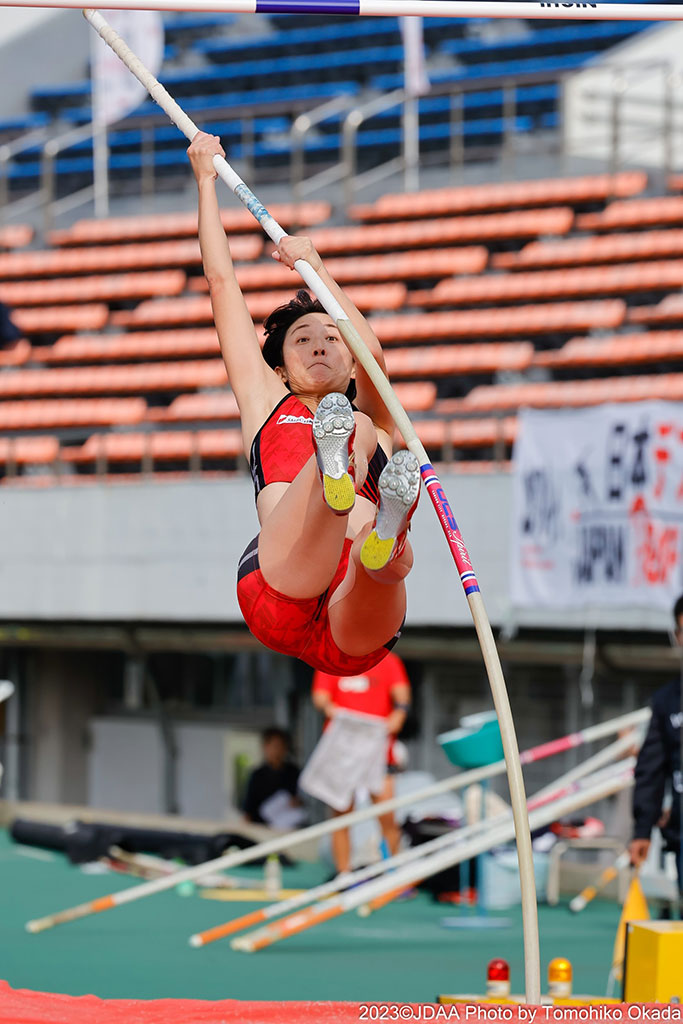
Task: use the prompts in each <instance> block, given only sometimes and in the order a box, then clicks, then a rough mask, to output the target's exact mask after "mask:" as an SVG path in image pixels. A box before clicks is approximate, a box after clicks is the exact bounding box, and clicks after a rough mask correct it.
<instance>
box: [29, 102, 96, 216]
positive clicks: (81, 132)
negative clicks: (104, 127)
mask: <svg viewBox="0 0 683 1024" xmlns="http://www.w3.org/2000/svg"><path fill="white" fill-rule="evenodd" d="M95 131H96V128H95V125H94V124H93V123H92V122H90V123H89V124H84V125H81V126H80V127H78V128H70V129H69V131H67V132H63V133H62V134H61V135H57V136H55V137H54V138H52V139H49V140H48V142H46V143H45V145H44V146H43V154H42V160H41V169H40V179H41V192H42V197H43V203H42V206H43V231H44V233H45V235H47V233H48V232H49V231H50V230H51V229H52V225H53V222H54V216H55V200H56V192H57V188H56V181H55V178H56V175H55V162H56V158H57V157H58V156H59V154H60V153H62V152H63V151H64V150H65V149H69V148H70V147H71V146H75V145H77V144H78V143H79V142H84V141H85V140H86V139H91V138H93V136H94V134H95ZM93 192H94V188H93V186H90V185H89V186H87V187H86V188H84V189H81V190H80V191H79V192H76V193H74V194H72V195H71V196H69V197H67V198H68V199H69V200H70V202H69V204H68V208H70V209H73V207H74V206H79V205H80V203H82V202H83V203H85V202H87V201H88V200H89V199H91V198H92V195H93Z"/></svg>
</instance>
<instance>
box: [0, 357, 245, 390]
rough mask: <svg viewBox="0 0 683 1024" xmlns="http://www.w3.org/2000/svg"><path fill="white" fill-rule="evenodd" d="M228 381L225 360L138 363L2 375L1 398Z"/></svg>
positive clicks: (206, 385) (213, 384) (215, 384)
mask: <svg viewBox="0 0 683 1024" xmlns="http://www.w3.org/2000/svg"><path fill="white" fill-rule="evenodd" d="M226 382H227V377H226V373H225V368H224V366H223V361H222V360H221V359H211V360H204V361H202V362H175V363H137V364H134V365H132V366H74V367H69V368H64V369H63V368H61V367H60V368H55V369H50V370H17V371H16V372H14V373H4V374H0V398H6V397H8V396H9V397H13V398H14V397H16V396H18V395H47V396H55V397H56V396H58V395H97V394H111V393H119V394H120V393H131V392H133V393H135V392H137V393H143V394H144V393H146V392H149V391H186V390H188V389H191V388H192V389H194V388H212V387H221V386H222V385H224V384H225V383H226Z"/></svg>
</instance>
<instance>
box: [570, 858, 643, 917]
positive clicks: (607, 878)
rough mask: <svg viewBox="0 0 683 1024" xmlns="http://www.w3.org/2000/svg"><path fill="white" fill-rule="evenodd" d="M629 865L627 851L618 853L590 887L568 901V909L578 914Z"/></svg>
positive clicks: (629, 860) (629, 859)
mask: <svg viewBox="0 0 683 1024" xmlns="http://www.w3.org/2000/svg"><path fill="white" fill-rule="evenodd" d="M630 863H631V855H630V854H629V852H628V850H624V852H623V853H620V854H619V856H618V857H617V859H616V860H615V862H614V864H610V866H609V867H607V868H605V870H604V871H602V872H601V873H600V875H598V878H597V879H596V881H595V882H594V883H593V884H592V885H587V886H586V888H585V889H582V890H581V892H580V893H578V895H577V896H574V898H573V899H571V900H570V901H569V909H570V910H571V912H572V913H573V914H578V913H580V911H582V910H583V909H584V907H586V906H587V905H588V904H589V903H590V901H591V900H593V899H595V897H596V896H597V895H598V893H599V892H600V890H601V889H604V888H605V886H606V885H609V883H610V882H611V881H612V880H613V879H614V878H617V877H618V875H619V872H620V871H623V870H624V868H627V867H628V866H629V864H630Z"/></svg>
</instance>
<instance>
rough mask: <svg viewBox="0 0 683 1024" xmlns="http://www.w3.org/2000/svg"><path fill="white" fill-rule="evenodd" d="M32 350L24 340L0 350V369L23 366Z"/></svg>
mask: <svg viewBox="0 0 683 1024" xmlns="http://www.w3.org/2000/svg"><path fill="white" fill-rule="evenodd" d="M31 353H32V349H31V346H30V345H29V343H28V342H27V340H26V338H20V339H19V341H15V342H14V343H13V344H12V345H9V346H8V347H7V348H2V349H0V367H2V366H24V365H25V364H26V363H27V362H28V361H29V359H30V358H31Z"/></svg>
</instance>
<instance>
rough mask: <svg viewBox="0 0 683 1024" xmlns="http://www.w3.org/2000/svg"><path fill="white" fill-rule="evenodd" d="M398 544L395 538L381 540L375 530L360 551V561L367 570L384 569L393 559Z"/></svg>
mask: <svg viewBox="0 0 683 1024" xmlns="http://www.w3.org/2000/svg"><path fill="white" fill-rule="evenodd" d="M395 543H396V538H395V537H388V538H387V539H386V540H381V539H380V538H379V537H378V536H377V533H376V531H375V530H373V531H372V533H371V534H369V536H367V537H366V538H365V541H364V542H363V547H362V548H361V549H360V560H361V563H362V564H363V565H364V566H365V568H366V569H383V568H384V566H385V565H387V563H388V562H389V560H390V559H391V554H392V552H393V550H394V545H395Z"/></svg>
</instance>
